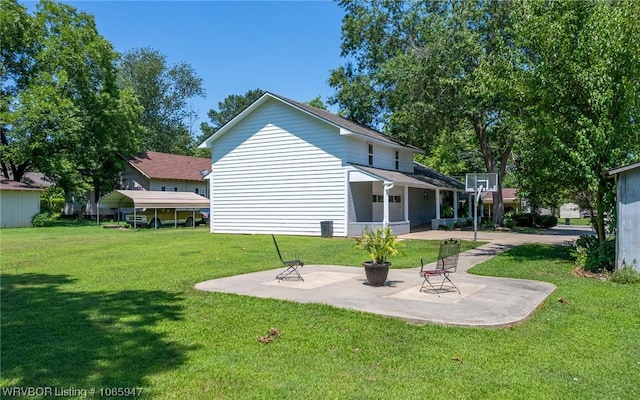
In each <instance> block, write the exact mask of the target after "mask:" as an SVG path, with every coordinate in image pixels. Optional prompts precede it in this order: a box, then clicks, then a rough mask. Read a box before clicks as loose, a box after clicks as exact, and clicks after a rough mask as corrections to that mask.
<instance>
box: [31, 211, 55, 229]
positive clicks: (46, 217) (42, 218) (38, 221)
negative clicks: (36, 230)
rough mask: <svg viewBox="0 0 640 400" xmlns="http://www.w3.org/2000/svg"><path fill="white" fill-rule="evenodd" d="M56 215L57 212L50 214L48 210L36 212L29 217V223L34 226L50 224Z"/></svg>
mask: <svg viewBox="0 0 640 400" xmlns="http://www.w3.org/2000/svg"><path fill="white" fill-rule="evenodd" d="M57 217H58V215H57V214H51V213H48V212H43V213H40V214H36V215H34V216H33V218H32V219H31V225H33V226H36V227H43V226H51V225H52V224H53V221H55V219H56V218H57Z"/></svg>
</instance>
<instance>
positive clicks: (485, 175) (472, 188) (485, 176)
mask: <svg viewBox="0 0 640 400" xmlns="http://www.w3.org/2000/svg"><path fill="white" fill-rule="evenodd" d="M481 186H482V191H484V192H497V191H498V174H497V173H495V172H475V173H472V174H467V176H466V179H465V190H466V191H467V192H476V191H477V190H478V189H479V188H480V187H481Z"/></svg>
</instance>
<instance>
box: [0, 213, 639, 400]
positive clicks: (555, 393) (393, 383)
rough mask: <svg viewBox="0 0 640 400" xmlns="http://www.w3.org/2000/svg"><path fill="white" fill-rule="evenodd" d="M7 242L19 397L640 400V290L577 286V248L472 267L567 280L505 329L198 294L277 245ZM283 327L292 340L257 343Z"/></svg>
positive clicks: (53, 231)
mask: <svg viewBox="0 0 640 400" xmlns="http://www.w3.org/2000/svg"><path fill="white" fill-rule="evenodd" d="M453 234H454V233H452V235H453ZM278 242H279V244H280V245H281V247H282V248H283V249H286V250H297V251H299V252H300V254H301V257H302V259H303V260H304V261H305V262H306V263H308V264H336V265H348V266H357V265H360V263H361V262H362V261H365V255H364V254H363V252H362V251H361V250H357V249H355V242H354V240H353V239H339V238H333V239H322V238H307V237H292V236H278ZM405 244H406V246H405V248H404V255H402V256H398V257H394V258H393V259H392V260H391V261H392V262H393V266H394V267H395V268H407V267H417V266H418V262H419V259H420V258H422V257H427V258H430V259H433V260H435V258H436V256H437V249H438V244H437V242H426V241H405ZM474 245H475V244H473V243H468V242H465V243H464V246H465V248H470V247H471V246H474ZM0 246H1V247H0V251H1V259H0V261H1V264H2V277H1V279H2V281H1V285H2V292H1V303H0V304H1V307H2V309H1V324H2V325H1V327H0V328H1V334H2V336H1V338H2V340H1V354H0V356H1V361H2V364H1V368H2V371H1V372H2V374H1V375H2V377H1V378H0V383H1V385H2V387H3V388H7V387H12V386H22V387H26V386H40V387H42V386H51V387H74V388H79V389H90V388H105V387H121V388H124V387H134V388H142V389H143V397H145V398H154V399H171V398H175V399H178V398H180V399H182V398H196V399H211V398H216V399H266V398H269V399H270V398H282V399H300V398H313V399H320V398H322V399H325V398H335V399H343V398H345V399H355V398H357V399H367V398H371V399H379V398H385V399H387V398H389V399H396V398H397V399H424V398H457V399H478V398H527V399H547V398H549V399H555V398H621V399H626V398H629V399H635V398H638V397H640V389H639V386H640V385H638V379H637V377H638V376H640V311H639V307H638V304H640V294H639V292H640V291H639V290H638V287H637V286H633V285H617V284H614V283H611V282H600V281H596V280H592V279H586V278H579V277H576V276H574V275H573V274H572V264H571V262H569V261H568V257H569V255H568V251H567V249H566V248H562V247H554V246H539V245H525V246H520V247H517V248H515V249H513V250H511V251H509V252H507V253H505V254H503V255H500V256H498V257H496V258H494V259H492V260H490V261H488V262H486V263H484V264H482V265H480V266H478V267H476V268H474V269H472V272H474V273H479V274H488V275H495V276H506V277H517V278H527V279H537V280H544V281H548V282H552V283H554V284H555V285H556V286H558V290H557V291H556V292H555V293H554V294H553V295H552V296H551V297H550V298H549V299H548V300H547V301H546V302H545V303H544V305H543V306H542V307H541V308H540V309H539V310H538V311H537V312H536V313H535V314H534V315H533V316H532V318H531V319H530V320H528V321H527V322H525V323H524V324H522V325H520V326H515V327H512V328H507V329H496V330H487V329H472V328H453V327H441V326H434V325H426V326H415V325H411V324H407V323H405V322H403V321H400V320H396V319H392V318H386V317H381V316H377V315H372V314H366V313H360V312H354V311H348V310H342V309H337V308H333V307H330V306H326V305H314V304H298V303H292V302H286V301H279V300H270V299H259V298H253V297H248V296H238V295H229V294H221V293H206V292H200V291H197V290H195V289H193V285H194V284H195V283H197V282H200V281H204V280H207V279H212V278H217V277H223V276H230V275H237V274H243V273H249V272H253V271H259V270H265V269H272V268H279V261H278V260H277V257H276V254H275V250H274V248H273V243H272V242H271V237H270V236H261V235H257V236H253V235H217V234H213V235H212V234H209V233H208V231H207V229H206V228H204V227H203V228H198V229H186V228H181V229H160V230H158V231H152V230H140V231H129V230H125V231H119V230H109V229H102V228H98V227H95V226H79V227H78V226H61V227H53V228H41V229H4V230H2V231H1V232H0ZM363 274H364V271H363ZM558 299H563V301H558ZM425 306H433V305H426V304H425ZM271 327H274V328H277V329H278V330H279V331H280V336H279V337H274V340H273V341H272V342H271V343H268V344H264V343H259V342H258V341H256V337H257V336H263V335H266V334H267V332H268V330H269V329H270V328H271Z"/></svg>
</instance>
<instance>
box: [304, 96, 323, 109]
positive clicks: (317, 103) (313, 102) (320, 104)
mask: <svg viewBox="0 0 640 400" xmlns="http://www.w3.org/2000/svg"><path fill="white" fill-rule="evenodd" d="M307 104H308V105H310V106H311V107H315V108H319V109H321V110H326V109H327V106H326V104H324V102H323V101H322V96H320V95H318V96H317V97H315V98H313V100H311V101H309V102H307Z"/></svg>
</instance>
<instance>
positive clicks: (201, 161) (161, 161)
mask: <svg viewBox="0 0 640 400" xmlns="http://www.w3.org/2000/svg"><path fill="white" fill-rule="evenodd" d="M123 158H124V159H125V160H126V161H127V164H126V166H125V169H124V171H123V172H122V174H121V177H120V184H119V188H120V189H123V190H153V191H166V192H193V193H197V194H199V195H202V196H205V197H207V198H208V197H209V193H208V184H207V182H206V181H205V180H203V176H204V175H205V174H207V173H209V171H210V170H211V159H209V158H202V157H190V156H181V155H177V154H167V153H158V152H155V151H144V152H142V153H140V154H138V155H137V156H134V157H124V156H123ZM86 197H87V201H86V202H82V203H81V202H78V201H74V202H70V203H67V204H66V205H65V212H64V214H65V215H74V214H82V215H84V216H86V217H89V216H90V217H95V216H96V213H97V208H96V200H97V198H98V197H97V196H96V194H95V193H94V192H90V193H88V194H87V196H86ZM113 211H115V210H113ZM100 214H101V215H104V216H105V217H110V216H111V215H110V214H111V213H110V212H106V210H102V211H100Z"/></svg>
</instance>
